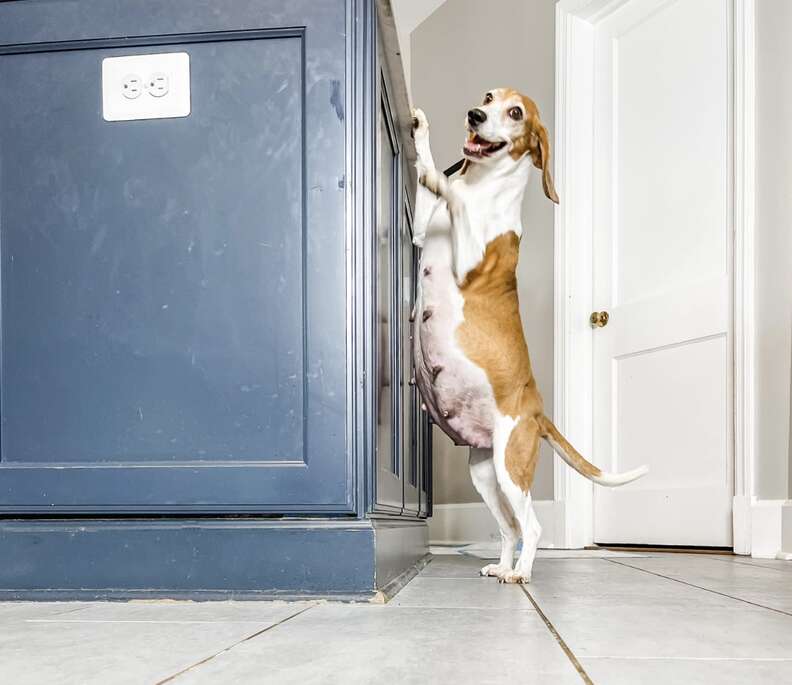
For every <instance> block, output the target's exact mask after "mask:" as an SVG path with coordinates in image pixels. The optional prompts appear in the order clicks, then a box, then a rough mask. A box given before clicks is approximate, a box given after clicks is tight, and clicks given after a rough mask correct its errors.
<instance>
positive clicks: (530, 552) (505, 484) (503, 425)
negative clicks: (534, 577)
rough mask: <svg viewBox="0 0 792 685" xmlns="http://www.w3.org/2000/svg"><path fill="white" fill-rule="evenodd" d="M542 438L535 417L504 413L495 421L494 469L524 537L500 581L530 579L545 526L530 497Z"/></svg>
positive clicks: (511, 581) (513, 581)
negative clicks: (510, 567) (511, 565)
mask: <svg viewBox="0 0 792 685" xmlns="http://www.w3.org/2000/svg"><path fill="white" fill-rule="evenodd" d="M540 439H541V429H540V428H539V424H538V423H537V421H536V419H535V418H533V417H523V418H520V419H517V420H516V421H515V420H514V419H512V418H511V417H508V416H505V417H501V418H500V419H499V420H498V422H497V423H496V427H495V434H494V436H493V452H494V463H495V473H496V476H497V478H498V484H499V485H500V487H501V489H502V490H503V492H504V494H505V495H506V498H507V499H508V501H509V504H510V505H511V508H512V511H513V512H514V515H515V517H516V519H517V521H518V523H519V525H520V532H521V534H522V540H523V543H522V551H521V552H520V557H519V559H517V564H516V565H515V567H514V570H512V571H508V572H507V573H505V574H504V575H502V576H500V580H501V582H505V583H528V582H530V581H531V571H532V569H533V562H534V559H535V558H536V549H537V547H538V545H539V538H540V537H541V535H542V527H541V526H540V525H539V520H538V519H537V518H536V513H535V512H534V508H533V503H532V501H531V483H532V482H533V476H534V471H535V469H536V461H537V458H538V455H539V441H540Z"/></svg>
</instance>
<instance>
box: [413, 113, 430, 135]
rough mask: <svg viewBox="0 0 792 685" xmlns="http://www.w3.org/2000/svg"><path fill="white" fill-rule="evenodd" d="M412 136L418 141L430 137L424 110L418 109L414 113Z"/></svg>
mask: <svg viewBox="0 0 792 685" xmlns="http://www.w3.org/2000/svg"><path fill="white" fill-rule="evenodd" d="M412 135H413V138H415V139H416V140H419V139H423V138H426V137H427V136H428V135H429V122H428V121H427V120H426V115H425V114H424V112H423V110H422V109H418V108H416V109H414V110H413V111H412Z"/></svg>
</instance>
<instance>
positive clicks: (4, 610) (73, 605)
mask: <svg viewBox="0 0 792 685" xmlns="http://www.w3.org/2000/svg"><path fill="white" fill-rule="evenodd" d="M89 606H90V604H89V603H87V602H0V625H3V624H4V623H6V622H8V621H24V620H26V619H29V618H45V617H50V616H56V615H60V614H68V613H74V612H76V611H81V610H83V609H85V608H86V607H89Z"/></svg>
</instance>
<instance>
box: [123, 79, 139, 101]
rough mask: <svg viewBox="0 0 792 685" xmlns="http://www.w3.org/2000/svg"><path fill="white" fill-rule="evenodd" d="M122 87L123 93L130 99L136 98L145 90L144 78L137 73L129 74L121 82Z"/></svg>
mask: <svg viewBox="0 0 792 685" xmlns="http://www.w3.org/2000/svg"><path fill="white" fill-rule="evenodd" d="M121 88H122V90H121V95H123V96H124V97H125V98H127V99H128V100H134V99H135V98H139V97H140V94H141V93H142V92H143V80H142V79H141V78H140V76H138V75H137V74H128V75H127V76H126V77H125V78H124V80H123V81H122V82H121Z"/></svg>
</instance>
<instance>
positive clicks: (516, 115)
mask: <svg viewBox="0 0 792 685" xmlns="http://www.w3.org/2000/svg"><path fill="white" fill-rule="evenodd" d="M509 116H510V117H511V118H512V119H514V120H515V121H519V120H520V119H522V110H521V109H520V108H519V107H512V108H511V109H510V110H509Z"/></svg>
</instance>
